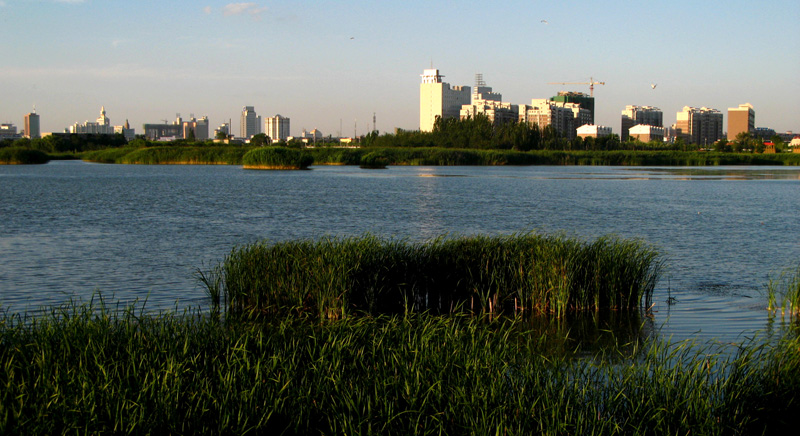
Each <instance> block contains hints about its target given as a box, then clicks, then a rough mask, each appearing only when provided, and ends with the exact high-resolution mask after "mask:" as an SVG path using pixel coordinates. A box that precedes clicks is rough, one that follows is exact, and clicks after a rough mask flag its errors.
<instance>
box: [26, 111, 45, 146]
mask: <svg viewBox="0 0 800 436" xmlns="http://www.w3.org/2000/svg"><path fill="white" fill-rule="evenodd" d="M25 137H26V138H30V139H33V138H39V137H41V133H40V131H39V115H38V114H37V113H36V109H35V108H34V109H33V112H31V113H29V114H27V115H25Z"/></svg>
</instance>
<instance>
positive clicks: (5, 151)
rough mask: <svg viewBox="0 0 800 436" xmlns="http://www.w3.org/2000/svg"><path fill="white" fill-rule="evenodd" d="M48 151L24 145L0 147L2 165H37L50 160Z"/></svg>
mask: <svg viewBox="0 0 800 436" xmlns="http://www.w3.org/2000/svg"><path fill="white" fill-rule="evenodd" d="M50 159H51V158H50V156H48V155H47V153H45V152H43V151H39V150H31V149H29V148H22V147H7V148H0V165H35V164H46V163H47V162H49V161H50Z"/></svg>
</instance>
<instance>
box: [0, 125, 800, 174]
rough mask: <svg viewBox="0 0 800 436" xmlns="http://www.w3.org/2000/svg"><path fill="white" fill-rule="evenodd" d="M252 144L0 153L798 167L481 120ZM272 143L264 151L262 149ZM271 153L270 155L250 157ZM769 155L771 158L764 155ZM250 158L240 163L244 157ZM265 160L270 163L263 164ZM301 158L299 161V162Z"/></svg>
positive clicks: (91, 145) (232, 161) (720, 149)
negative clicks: (289, 152) (292, 152)
mask: <svg viewBox="0 0 800 436" xmlns="http://www.w3.org/2000/svg"><path fill="white" fill-rule="evenodd" d="M251 141H252V144H246V145H245V144H240V145H233V144H228V145H221V144H219V143H217V142H214V141H211V140H206V141H195V140H190V139H178V140H174V141H171V142H169V143H165V142H160V141H149V140H146V139H144V138H143V137H142V136H139V137H137V138H136V139H133V140H131V141H130V142H127V141H126V140H125V138H124V137H123V136H122V135H121V134H115V135H91V134H87V135H77V134H63V135H50V136H47V137H44V138H36V139H27V138H22V139H17V140H3V141H0V149H3V148H8V147H14V148H28V149H32V150H38V151H42V152H45V153H48V154H49V155H50V156H51V158H53V159H55V158H57V156H58V157H60V158H66V157H68V156H80V158H81V159H83V160H87V161H90V162H102V163H122V164H197V165H207V164H227V165H247V166H251V167H255V168H271V167H277V168H280V169H283V168H286V167H290V168H293V167H296V166H297V167H299V168H304V167H307V166H308V165H311V164H316V165H359V166H361V167H362V168H367V169H377V168H385V167H386V166H387V165H628V166H707V165H800V153H791V152H789V151H791V150H790V148H789V147H788V146H787V144H785V143H784V142H783V141H782V139H781V138H780V137H779V136H775V137H773V138H772V141H773V143H771V144H770V146H769V148H768V147H767V144H765V142H764V141H763V139H759V138H756V137H754V136H753V135H752V134H751V133H748V132H745V133H741V134H739V135H737V137H736V139H735V140H733V141H728V140H727V139H720V140H719V141H716V142H714V143H711V144H705V145H702V146H701V145H698V144H691V143H687V142H686V141H685V138H684V137H678V138H677V139H675V140H674V142H669V143H665V142H662V141H651V142H646V143H645V142H641V141H638V140H636V139H634V138H631V139H630V140H628V141H621V140H620V138H619V137H618V136H617V135H610V136H603V137H598V138H592V137H587V138H580V137H575V138H572V139H567V138H565V137H562V136H561V135H560V134H559V133H558V132H557V131H556V130H555V129H554V128H553V127H552V126H546V127H543V128H539V126H538V125H537V124H528V123H525V122H522V123H516V122H512V123H505V124H499V125H495V124H493V123H492V122H491V121H489V119H488V118H487V117H486V116H484V115H478V116H476V117H473V118H467V119H464V120H459V119H437V121H436V123H435V124H434V128H433V131H431V132H420V131H407V130H402V129H396V131H395V132H394V133H385V134H383V135H381V134H379V133H378V132H376V131H373V132H370V133H368V134H366V135H364V136H361V137H359V138H355V141H356V144H357V145H356V146H355V147H351V146H345V147H342V146H341V144H340V142H339V140H334V139H333V138H327V139H326V138H323V139H321V140H319V142H316V141H315V143H312V144H306V143H304V142H303V141H301V140H298V139H292V140H289V141H288V142H287V141H285V140H281V141H278V142H277V143H275V144H272V142H271V140H270V139H269V138H267V137H266V136H265V135H264V134H259V135H256V136H254V137H253V138H252V140H251ZM268 144H272V145H268ZM283 149H296V150H300V149H302V150H303V152H304V153H306V154H304V156H311V158H312V161H311V162H309V163H308V165H298V164H297V162H290V163H289V164H286V163H285V162H279V163H277V164H276V163H274V162H261V161H260V160H263V159H275V158H276V157H277V155H278V154H283V155H285V154H286V152H283V151H280V152H276V151H274V150H283ZM257 150H273V151H257ZM768 151H770V152H771V153H768ZM249 153H255V154H254V155H252V156H251V157H250V159H253V160H255V162H245V155H246V154H249ZM270 156H271V157H270ZM303 159H307V158H305V157H304V158H303Z"/></svg>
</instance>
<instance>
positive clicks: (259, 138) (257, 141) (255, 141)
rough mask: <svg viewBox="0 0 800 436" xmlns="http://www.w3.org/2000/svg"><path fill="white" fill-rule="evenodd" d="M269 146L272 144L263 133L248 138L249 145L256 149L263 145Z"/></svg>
mask: <svg viewBox="0 0 800 436" xmlns="http://www.w3.org/2000/svg"><path fill="white" fill-rule="evenodd" d="M270 144H272V140H271V139H269V136H267V135H266V134H265V133H259V134H257V135H254V136H253V137H252V138H250V145H254V146H256V147H264V146H265V145H270Z"/></svg>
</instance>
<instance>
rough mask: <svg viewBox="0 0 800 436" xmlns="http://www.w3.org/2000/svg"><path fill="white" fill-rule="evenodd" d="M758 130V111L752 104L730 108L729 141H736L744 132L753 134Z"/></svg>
mask: <svg viewBox="0 0 800 436" xmlns="http://www.w3.org/2000/svg"><path fill="white" fill-rule="evenodd" d="M755 128H756V111H755V110H753V105H751V104H750V103H745V104H740V105H739V107H729V108H728V141H733V140H734V139H736V135H738V134H740V133H742V132H751V133H752V132H753V131H754V130H755Z"/></svg>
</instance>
